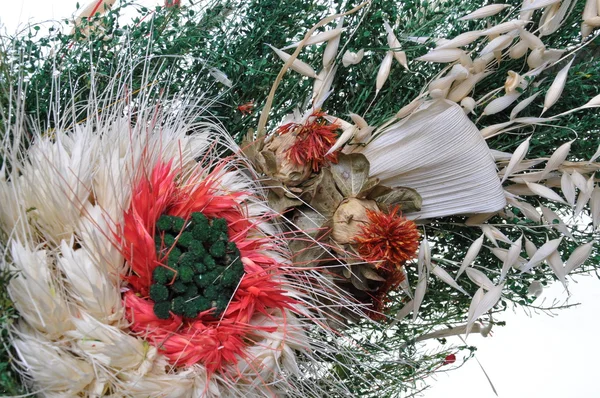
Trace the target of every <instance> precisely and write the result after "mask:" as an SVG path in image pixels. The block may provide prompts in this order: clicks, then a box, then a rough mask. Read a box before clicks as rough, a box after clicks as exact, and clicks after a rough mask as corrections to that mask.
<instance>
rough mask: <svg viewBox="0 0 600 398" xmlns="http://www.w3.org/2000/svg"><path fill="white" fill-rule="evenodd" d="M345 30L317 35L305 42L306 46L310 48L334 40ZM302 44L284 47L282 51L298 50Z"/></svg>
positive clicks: (335, 30) (297, 43)
mask: <svg viewBox="0 0 600 398" xmlns="http://www.w3.org/2000/svg"><path fill="white" fill-rule="evenodd" d="M342 30H343V29H339V28H335V29H331V30H326V31H325V32H321V33H317V34H316V35H314V36H311V37H309V38H308V40H307V41H305V42H304V46H310V45H312V44H318V43H323V42H324V41H327V40H330V39H333V38H335V37H337V36H339V35H340V34H342ZM300 43H301V42H296V43H294V44H290V45H289V46H285V47H282V48H281V49H282V50H289V49H290V48H296V47H298V46H299V45H300Z"/></svg>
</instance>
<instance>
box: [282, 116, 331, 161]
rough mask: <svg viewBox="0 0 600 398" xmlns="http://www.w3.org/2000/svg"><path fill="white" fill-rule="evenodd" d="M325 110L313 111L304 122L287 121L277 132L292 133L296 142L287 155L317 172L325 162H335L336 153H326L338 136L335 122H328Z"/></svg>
mask: <svg viewBox="0 0 600 398" xmlns="http://www.w3.org/2000/svg"><path fill="white" fill-rule="evenodd" d="M324 116H325V112H322V111H319V110H318V111H316V112H314V113H313V114H312V115H311V116H310V117H309V118H308V120H307V121H306V122H305V123H304V124H299V123H287V124H284V125H283V126H281V127H279V129H278V130H277V132H278V133H279V134H287V133H294V134H296V142H295V143H294V145H292V147H290V149H288V152H287V157H288V159H289V160H291V161H292V162H294V163H296V164H298V165H305V164H310V165H311V167H312V170H313V171H314V172H318V171H319V169H320V168H321V166H323V165H324V164H325V163H326V162H333V163H337V153H331V154H329V155H326V153H327V152H328V151H329V149H330V148H331V147H332V146H333V144H335V141H336V140H337V138H338V135H337V133H336V132H337V130H339V129H340V126H339V125H338V124H337V123H329V122H327V120H326V119H325V118H324Z"/></svg>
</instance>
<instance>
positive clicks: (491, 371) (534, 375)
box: [0, 0, 600, 398]
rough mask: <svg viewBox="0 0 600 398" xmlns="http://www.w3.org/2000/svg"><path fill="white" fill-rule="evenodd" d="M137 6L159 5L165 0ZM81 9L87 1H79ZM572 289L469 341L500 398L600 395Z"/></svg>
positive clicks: (441, 379)
mask: <svg viewBox="0 0 600 398" xmlns="http://www.w3.org/2000/svg"><path fill="white" fill-rule="evenodd" d="M184 1H185V0H184ZM2 3H3V4H2V6H0V23H1V24H2V25H5V28H6V30H7V31H8V32H9V33H13V32H15V31H16V30H17V29H18V28H19V26H20V27H21V28H23V27H24V26H25V25H26V23H27V22H28V21H29V22H40V21H49V20H53V19H61V18H65V17H71V16H72V15H73V13H74V12H75V9H76V8H75V4H76V1H73V0H54V1H52V0H3V2H2ZM138 3H139V4H143V5H145V6H154V5H156V4H162V3H163V1H158V0H140V1H138ZM80 5H81V6H82V7H83V6H85V5H87V3H86V2H85V1H83V0H82V1H81V3H80ZM42 31H43V30H42ZM569 290H570V292H571V298H570V300H569V302H570V303H576V302H581V303H582V305H580V306H578V307H576V308H571V309H568V310H566V311H561V312H559V314H558V316H556V317H549V316H546V315H543V314H540V315H534V316H533V317H532V318H529V317H528V316H527V315H525V314H524V313H523V311H519V312H517V313H510V312H507V313H505V314H504V315H503V318H502V319H501V320H504V321H506V322H507V326H506V327H503V328H500V327H497V328H494V330H493V336H492V337H488V338H485V339H484V338H482V337H481V336H479V335H472V336H470V337H469V340H468V342H469V344H473V345H476V346H477V347H478V351H477V354H476V355H477V358H478V359H479V361H480V362H481V364H482V366H483V367H484V369H485V370H486V372H487V373H488V375H489V377H490V378H491V381H492V383H493V384H494V386H495V387H496V389H497V391H498V393H499V395H500V397H503V398H538V397H539V398H542V397H544V398H546V397H547V398H597V397H600V372H599V370H600V365H599V363H600V343H599V342H598V337H599V335H600V333H599V331H600V281H598V280H597V279H595V278H592V277H588V278H578V283H574V282H573V281H571V283H570V285H569ZM544 295H545V296H547V297H548V299H547V301H551V299H552V298H559V299H561V300H563V301H564V300H565V299H566V298H567V293H566V292H565V291H564V289H563V287H562V286H561V285H560V284H556V285H554V286H552V288H550V289H547V291H546V292H545V293H544ZM541 300H542V298H540V299H538V301H537V302H536V303H539V302H541ZM450 342H452V340H450ZM455 343H456V344H459V343H460V341H458V340H456V341H455ZM457 363H458V362H457ZM448 368H451V366H448ZM436 379H437V380H436V381H433V380H431V381H432V383H431V384H432V385H433V386H432V388H431V389H429V390H427V391H426V392H425V393H424V397H425V398H453V397H460V398H492V397H495V395H494V393H493V392H492V389H491V388H490V385H489V383H488V381H487V379H486V377H485V376H484V374H483V372H482V371H481V368H480V367H479V365H478V364H477V362H476V361H474V360H471V361H469V362H468V363H467V364H465V366H463V367H462V368H461V369H458V370H456V371H450V372H443V373H439V374H438V375H437V376H436Z"/></svg>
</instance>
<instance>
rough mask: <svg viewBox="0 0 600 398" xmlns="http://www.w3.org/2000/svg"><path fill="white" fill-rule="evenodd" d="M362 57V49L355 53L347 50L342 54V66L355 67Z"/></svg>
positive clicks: (363, 53) (363, 51)
mask: <svg viewBox="0 0 600 398" xmlns="http://www.w3.org/2000/svg"><path fill="white" fill-rule="evenodd" d="M364 55H365V50H364V49H361V50H359V51H358V52H355V53H354V52H352V51H350V50H348V51H346V52H345V53H344V56H343V57H342V64H343V65H344V66H345V67H348V66H349V65H356V64H358V63H359V62H360V61H361V60H362V59H363V57H364Z"/></svg>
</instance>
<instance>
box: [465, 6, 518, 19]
mask: <svg viewBox="0 0 600 398" xmlns="http://www.w3.org/2000/svg"><path fill="white" fill-rule="evenodd" d="M506 7H510V4H492V5H489V6H485V7H481V8H478V9H477V10H475V11H473V12H472V13H470V14H467V15H465V16H464V17H461V18H458V20H459V21H468V20H470V19H479V18H485V17H491V16H492V15H496V14H498V13H499V12H500V11H502V10H504V9H505V8H506Z"/></svg>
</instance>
